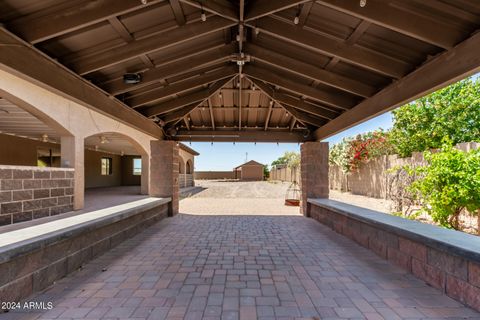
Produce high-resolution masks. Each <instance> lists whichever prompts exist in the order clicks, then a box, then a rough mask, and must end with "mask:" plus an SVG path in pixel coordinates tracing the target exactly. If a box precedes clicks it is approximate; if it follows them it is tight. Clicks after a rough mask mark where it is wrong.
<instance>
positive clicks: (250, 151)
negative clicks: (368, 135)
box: [190, 73, 480, 171]
mask: <svg viewBox="0 0 480 320" xmlns="http://www.w3.org/2000/svg"><path fill="white" fill-rule="evenodd" d="M473 78H474V79H479V78H480V73H478V74H476V75H474V76H473ZM392 124H393V118H392V113H391V112H387V113H384V114H382V115H380V116H378V117H375V118H372V119H370V120H368V121H365V122H363V123H361V124H359V125H356V126H354V127H352V128H350V129H348V130H345V131H343V132H340V133H338V134H336V135H334V136H331V137H330V138H328V139H325V140H324V141H328V142H329V143H330V145H332V144H335V143H337V142H339V141H341V140H342V139H343V138H344V137H350V136H355V135H357V134H359V133H364V132H368V131H373V130H376V129H380V128H382V129H384V130H387V129H389V128H391V127H392ZM190 146H191V147H192V148H193V149H194V150H196V151H198V152H199V153H200V156H198V157H196V158H195V170H197V171H227V170H232V169H233V168H234V167H236V166H238V165H240V164H242V163H244V162H246V161H245V160H248V161H250V160H255V161H257V162H260V163H263V164H270V163H272V161H274V160H275V159H277V158H279V157H280V156H282V155H283V154H284V153H285V151H295V152H299V151H300V145H299V144H297V143H280V144H278V145H277V144H276V143H257V144H256V145H255V144H253V143H238V142H237V143H236V144H235V145H234V144H233V143H231V142H228V143H227V142H225V143H221V142H215V143H214V144H213V146H212V145H211V143H210V142H192V144H191V145H190Z"/></svg>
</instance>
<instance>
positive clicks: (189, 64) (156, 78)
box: [102, 44, 235, 95]
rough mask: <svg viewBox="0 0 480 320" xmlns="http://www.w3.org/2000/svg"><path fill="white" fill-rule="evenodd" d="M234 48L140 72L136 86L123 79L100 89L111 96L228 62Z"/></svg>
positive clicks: (182, 58) (199, 55) (227, 46)
mask: <svg viewBox="0 0 480 320" xmlns="http://www.w3.org/2000/svg"><path fill="white" fill-rule="evenodd" d="M234 50H235V48H234V46H233V45H231V44H228V45H224V46H222V47H219V48H213V49H210V50H208V51H204V52H200V53H199V54H198V55H191V54H189V55H186V56H185V57H179V59H176V60H175V61H173V62H170V63H166V64H163V65H161V66H157V67H155V68H153V69H149V70H146V71H144V72H141V73H140V74H141V76H142V81H141V82H139V83H137V84H126V83H124V82H123V78H120V79H115V80H113V81H110V82H107V83H105V84H103V85H102V87H103V88H104V89H105V90H106V91H108V92H109V93H111V94H112V95H118V94H121V93H125V92H129V91H134V90H137V89H140V88H143V87H145V86H148V85H150V84H153V83H156V82H160V81H161V80H165V79H167V78H170V77H174V76H178V75H181V74H183V73H186V72H189V71H192V70H195V69H198V68H201V67H204V66H207V65H210V64H215V63H219V62H223V61H225V62H226V61H228V60H229V58H230V55H232V54H233V52H234Z"/></svg>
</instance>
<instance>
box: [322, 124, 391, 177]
mask: <svg viewBox="0 0 480 320" xmlns="http://www.w3.org/2000/svg"><path fill="white" fill-rule="evenodd" d="M393 150H394V149H393V147H392V145H391V143H390V139H389V135H388V133H386V132H384V131H382V130H378V131H373V132H368V133H364V134H359V135H357V136H356V137H355V138H345V139H343V140H342V141H341V142H340V143H337V144H335V145H334V146H333V147H332V148H331V149H330V154H329V162H330V163H331V164H336V165H338V166H340V167H341V168H342V170H343V172H346V173H347V172H352V171H354V170H356V169H358V168H359V167H360V165H361V164H362V163H365V162H368V161H369V160H371V159H375V158H378V157H380V156H383V155H387V154H391V153H392V152H393Z"/></svg>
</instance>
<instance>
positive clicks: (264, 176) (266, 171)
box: [263, 164, 270, 180]
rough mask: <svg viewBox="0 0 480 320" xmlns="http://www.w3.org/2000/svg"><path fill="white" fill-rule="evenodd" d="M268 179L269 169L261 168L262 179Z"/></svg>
mask: <svg viewBox="0 0 480 320" xmlns="http://www.w3.org/2000/svg"><path fill="white" fill-rule="evenodd" d="M269 177H270V169H269V168H268V165H266V164H265V165H264V166H263V179H265V180H266V179H268V178H269Z"/></svg>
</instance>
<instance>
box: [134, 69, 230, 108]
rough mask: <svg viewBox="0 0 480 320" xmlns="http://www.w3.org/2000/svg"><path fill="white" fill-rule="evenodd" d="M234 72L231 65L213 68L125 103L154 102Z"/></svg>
mask: <svg viewBox="0 0 480 320" xmlns="http://www.w3.org/2000/svg"><path fill="white" fill-rule="evenodd" d="M235 73H236V69H235V68H234V67H233V66H228V67H223V68H221V69H219V70H215V71H212V72H209V73H206V74H203V75H200V76H198V77H194V78H190V79H187V80H184V81H179V82H176V83H174V84H170V85H166V86H164V87H161V88H157V89H153V90H150V91H147V92H145V93H143V94H140V95H137V96H134V97H132V98H129V99H126V100H125V103H126V104H128V105H130V106H131V107H132V108H137V107H140V106H143V105H146V104H150V103H154V102H156V101H158V100H162V99H164V98H166V97H168V96H172V95H176V94H180V93H182V92H185V91H188V90H190V89H192V88H196V87H199V86H203V85H205V84H209V83H211V82H214V81H218V80H221V79H224V78H228V77H231V76H232V75H234V74H235Z"/></svg>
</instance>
